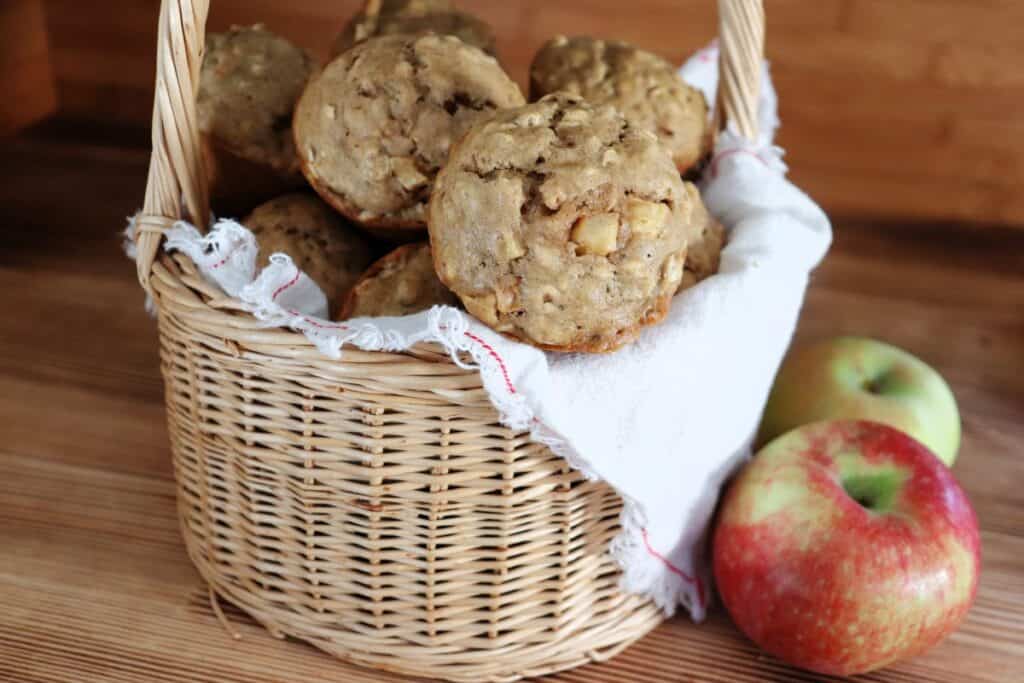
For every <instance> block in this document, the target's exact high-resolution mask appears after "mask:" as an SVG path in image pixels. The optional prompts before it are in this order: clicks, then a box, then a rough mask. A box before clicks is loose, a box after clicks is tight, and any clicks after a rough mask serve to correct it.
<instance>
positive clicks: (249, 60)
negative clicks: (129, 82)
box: [197, 24, 317, 213]
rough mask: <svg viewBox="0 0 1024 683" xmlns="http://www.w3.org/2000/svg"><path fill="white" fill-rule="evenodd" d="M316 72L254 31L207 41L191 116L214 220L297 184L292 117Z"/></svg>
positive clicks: (285, 46) (288, 48)
mask: <svg viewBox="0 0 1024 683" xmlns="http://www.w3.org/2000/svg"><path fill="white" fill-rule="evenodd" d="M316 69H317V64H316V62H314V61H313V59H312V58H311V57H310V56H309V54H307V53H306V51H305V50H303V49H301V48H299V47H296V46H295V45H292V44H291V43H290V42H288V41H287V40H285V39H284V38H281V37H280V36H277V35H275V34H274V33H271V32H270V31H268V30H266V29H265V28H264V27H263V26H262V25H259V24H257V25H255V26H251V27H238V26H235V27H232V28H231V30H229V31H227V32H226V33H211V34H210V35H209V36H207V39H206V54H205V57H204V59H203V64H202V68H201V69H200V74H199V94H198V99H197V114H198V118H199V129H200V132H201V133H202V137H203V156H204V162H205V166H206V172H207V175H208V177H209V180H210V189H211V196H212V200H213V204H214V206H215V208H218V209H219V210H220V212H221V213H236V212H237V213H241V212H239V211H238V209H239V208H240V207H244V209H243V210H248V209H249V208H251V207H252V206H253V205H254V204H256V203H259V202H260V201H263V200H264V199H267V198H269V197H273V196H276V195H278V194H281V193H283V192H287V191H289V190H292V189H296V188H298V187H301V186H302V185H303V184H304V183H303V179H302V173H301V172H300V170H299V160H298V157H297V156H296V154H295V145H294V143H293V141H292V113H293V112H294V110H295V103H296V102H297V101H298V99H299V96H300V95H301V94H302V91H303V89H304V88H305V87H306V82H307V81H308V80H309V79H310V77H311V76H312V75H313V73H314V72H315V71H316ZM246 203H248V206H245V205H246Z"/></svg>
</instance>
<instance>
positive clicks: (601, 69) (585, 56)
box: [530, 36, 711, 173]
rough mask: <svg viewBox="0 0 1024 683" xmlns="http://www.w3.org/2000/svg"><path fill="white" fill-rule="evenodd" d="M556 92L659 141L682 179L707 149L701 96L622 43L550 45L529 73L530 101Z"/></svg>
mask: <svg viewBox="0 0 1024 683" xmlns="http://www.w3.org/2000/svg"><path fill="white" fill-rule="evenodd" d="M559 90H563V91H568V92H571V93H576V94H578V95H582V96H583V97H585V98H586V99H588V100H590V101H591V102H593V103H594V104H611V105H614V106H615V107H617V108H618V109H619V111H621V112H622V113H623V114H624V115H625V117H626V119H627V120H629V122H630V123H631V124H633V125H634V126H636V127H638V128H642V129H644V130H648V131H650V132H652V133H654V134H655V135H657V136H658V139H659V140H660V141H661V143H662V144H663V145H665V147H666V149H668V150H669V153H670V154H671V155H672V159H673V160H674V161H675V163H676V167H677V168H678V169H679V171H680V172H681V173H685V172H686V171H687V170H688V169H689V168H691V167H692V166H694V165H695V164H697V163H698V162H699V161H701V159H703V158H704V157H705V155H706V154H707V153H708V151H709V149H710V145H711V129H710V124H709V122H708V105H707V102H705V101H704V95H703V94H702V93H701V92H700V91H699V90H697V89H696V88H693V87H691V86H689V85H687V84H686V83H685V82H684V81H683V80H682V79H681V78H680V77H679V75H678V74H677V73H676V70H675V68H673V66H672V65H671V64H669V63H668V62H666V61H665V60H664V59H662V58H661V57H658V56H657V55H654V54H651V53H650V52H646V51H644V50H641V49H639V48H636V47H633V46H632V45H629V44H627V43H622V42H618V41H612V40H607V41H606V40H598V39H596V38H588V37H583V36H581V37H577V38H566V37H564V36H559V37H557V38H554V39H552V40H551V41H549V42H548V43H547V44H546V45H545V46H544V47H543V48H541V50H540V52H538V53H537V56H536V57H534V60H533V64H532V65H531V67H530V96H531V98H533V99H537V98H540V97H543V96H544V95H547V94H548V93H552V92H557V91H559Z"/></svg>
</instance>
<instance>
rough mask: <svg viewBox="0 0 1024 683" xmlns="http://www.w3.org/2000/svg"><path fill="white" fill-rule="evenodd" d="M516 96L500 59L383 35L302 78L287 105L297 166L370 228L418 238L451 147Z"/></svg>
mask: <svg viewBox="0 0 1024 683" xmlns="http://www.w3.org/2000/svg"><path fill="white" fill-rule="evenodd" d="M521 104H523V96H522V93H520V91H519V87H518V86H517V85H516V84H515V83H514V82H513V81H512V80H511V79H510V78H509V77H508V75H506V74H505V72H504V71H503V70H502V69H501V67H500V66H499V65H498V62H497V61H495V60H494V58H493V57H490V56H488V55H486V54H484V53H483V52H482V51H480V50H479V49H477V48H475V47H471V46H469V45H466V44H465V43H463V42H462V41H460V40H459V39H457V38H452V37H450V36H437V35H427V36H419V37H416V36H383V37H380V38H373V39H371V40H368V41H366V42H365V43H361V44H359V45H357V46H356V47H354V48H352V49H351V50H349V51H348V52H346V53H345V54H343V55H342V56H341V57H339V58H338V59H336V60H334V61H333V62H331V63H330V64H329V65H328V66H327V67H326V68H325V69H324V70H323V72H321V73H320V74H319V75H318V76H316V77H314V78H313V80H311V81H310V84H309V87H307V88H306V92H305V93H304V94H303V95H302V98H301V100H300V101H299V105H298V108H297V109H296V112H295V139H296V144H297V147H298V152H299V158H300V161H301V164H302V169H303V171H304V173H305V175H306V178H307V179H308V180H309V182H310V184H311V185H312V186H313V188H314V189H316V191H317V192H318V193H319V194H320V195H321V196H322V197H323V198H324V200H325V201H327V203H329V204H331V205H332V206H334V207H335V208H336V209H337V210H339V211H341V212H342V213H343V214H345V215H346V216H348V217H349V218H351V219H352V220H354V221H357V222H358V223H360V224H361V225H363V226H364V227H365V228H367V229H369V230H370V231H371V232H375V233H377V234H380V235H382V236H385V237H389V238H397V239H401V240H405V241H408V240H410V239H422V236H423V234H424V229H425V227H426V217H425V210H426V204H427V201H428V199H429V197H430V192H431V189H432V187H433V185H434V178H435V176H436V175H437V172H438V169H440V167H441V165H442V164H443V163H444V162H445V160H446V159H447V158H448V151H449V149H450V148H451V145H452V144H453V143H454V142H455V141H456V140H458V139H459V138H461V137H462V136H463V135H464V134H465V132H466V131H467V130H469V128H470V126H472V125H473V124H474V123H476V122H478V121H480V120H482V119H485V118H488V117H489V116H491V115H492V114H493V113H494V112H496V111H498V110H501V109H504V108H507V107H515V106H519V105H521Z"/></svg>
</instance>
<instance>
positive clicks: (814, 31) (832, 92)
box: [45, 0, 1024, 226]
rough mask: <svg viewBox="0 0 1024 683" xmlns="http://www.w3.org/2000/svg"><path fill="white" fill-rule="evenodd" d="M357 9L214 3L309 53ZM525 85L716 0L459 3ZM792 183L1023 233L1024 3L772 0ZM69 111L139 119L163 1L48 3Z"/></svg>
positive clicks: (223, 13) (669, 39)
mask: <svg viewBox="0 0 1024 683" xmlns="http://www.w3.org/2000/svg"><path fill="white" fill-rule="evenodd" d="M357 4H358V0H287V1H285V2H281V1H280V0H212V17H211V27H212V28H213V29H215V30H216V29H222V28H224V27H226V26H228V25H229V24H231V23H242V22H245V23H251V22H255V21H260V20H262V21H263V22H265V23H266V24H268V25H269V26H271V27H272V28H274V29H276V30H278V31H280V32H281V33H283V34H285V35H287V36H288V37H290V38H291V39H293V40H295V41H296V42H298V43H300V44H303V45H306V46H308V47H310V48H311V49H313V50H314V51H316V52H322V51H324V50H325V49H326V46H327V45H328V44H329V42H330V40H331V39H332V37H333V34H334V32H335V31H336V30H337V28H338V27H339V26H340V24H341V23H342V22H343V21H344V19H345V17H346V16H347V15H349V14H350V13H351V12H352V11H353V9H354V8H355V6H356V5H357ZM462 4H463V6H464V7H465V8H467V9H469V10H471V11H473V12H476V13H478V14H479V15H481V16H482V17H484V18H485V19H487V20H488V21H490V22H491V23H492V24H494V25H495V26H496V28H497V30H498V33H499V36H500V49H501V55H502V59H503V61H504V63H505V64H506V66H507V67H508V69H509V70H510V72H511V73H512V74H513V76H514V77H515V78H516V79H518V80H519V81H520V82H524V81H525V74H526V68H527V65H528V63H529V60H530V58H531V56H532V54H533V52H534V51H535V50H536V49H537V47H538V46H539V45H540V44H541V43H542V42H543V41H544V40H545V39H546V38H548V37H550V36H551V35H553V34H555V33H594V34H607V33H609V31H610V27H614V29H613V30H614V33H615V35H616V36H617V37H621V38H623V39H625V40H629V41H632V42H635V43H637V44H640V45H642V46H644V47H647V48H648V49H651V50H653V51H655V52H658V53H660V54H662V55H663V56H665V57H667V58H669V59H671V60H673V61H677V62H678V61H679V60H681V59H682V58H683V57H684V56H685V55H686V54H687V53H689V52H690V51H692V50H694V49H695V48H697V47H699V46H701V45H702V44H704V43H705V42H707V41H708V40H709V39H710V38H711V37H713V36H714V34H715V22H716V19H715V9H714V8H715V2H714V0H558V1H556V0H463V2H462ZM765 4H766V7H767V13H768V18H769V29H768V31H769V32H768V48H767V49H768V53H769V57H770V58H771V60H772V63H773V71H774V75H775V79H776V85H777V87H778V89H779V90H780V92H781V96H782V112H781V113H782V119H783V122H784V126H783V129H782V133H781V137H780V144H782V145H783V146H784V147H786V148H787V150H788V160H789V162H790V165H791V168H792V175H793V177H794V178H795V180H796V181H797V182H798V183H799V184H800V185H801V186H802V187H804V188H805V189H806V190H807V191H808V192H809V193H810V194H811V195H812V196H814V197H815V198H817V199H818V200H819V201H821V202H822V203H823V204H824V205H825V206H826V208H827V209H828V210H830V211H831V212H833V213H834V214H836V215H838V216H844V217H848V216H868V217H872V218H883V219H893V220H894V221H896V222H907V221H922V222H932V223H934V222H971V223H977V224H979V225H984V224H1010V225H1016V226H1024V117H1022V114H1024V1H1022V0H766V3H765ZM45 5H46V10H47V17H48V23H49V27H50V32H51V43H52V46H53V64H54V68H55V72H56V78H57V83H58V90H59V94H60V96H61V102H62V107H63V111H64V113H65V114H66V115H68V116H71V117H73V118H76V119H95V120H101V121H106V122H110V121H113V122H117V123H128V124H132V125H136V126H145V125H148V120H149V117H150V106H151V83H152V79H153V71H154V57H153V53H154V41H155V27H156V16H157V8H158V5H159V0H117V1H116V2H115V1H114V0H100V1H93V2H89V1H88V0H45Z"/></svg>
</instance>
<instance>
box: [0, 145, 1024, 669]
mask: <svg viewBox="0 0 1024 683" xmlns="http://www.w3.org/2000/svg"><path fill="white" fill-rule="evenodd" d="M107 137H108V140H107V144H103V136H99V137H94V141H93V142H90V143H84V142H81V141H80V140H78V139H77V137H74V136H70V135H69V134H68V133H67V132H65V131H61V130H59V129H54V130H47V131H45V132H36V133H34V134H33V135H32V136H30V137H26V138H21V139H17V140H13V141H8V142H0V305H2V307H3V310H4V315H2V316H0V387H2V391H0V549H2V550H0V681H4V682H5V683H30V682H31V683H43V682H54V681H60V682H69V683H70V682H74V683H91V682H96V683H100V682H102V683H119V682H123V683H127V682H133V683H143V682H145V683H153V682H158V681H208V682H211V683H213V682H216V683H233V682H236V681H237V682H243V681H244V682H245V683H271V682H274V683H300V682H302V683H305V682H307V681H318V682H325V683H334V682H342V681H344V682H355V681H391V680H396V679H393V678H391V677H389V676H387V675H385V674H381V673H377V672H372V671H366V670H361V669H356V668H352V667H349V666H346V665H343V664H340V663H337V662H335V661H334V660H332V659H330V658H329V657H327V656H326V655H323V654H321V653H319V652H318V651H316V650H314V649H313V648H311V647H308V646H305V645H303V644H300V643H296V642H281V641H277V640H274V639H273V638H272V637H270V636H269V635H268V634H267V633H265V632H264V631H263V630H261V629H260V628H258V627H257V626H255V625H254V623H253V622H251V621H250V620H248V619H247V618H246V617H244V616H243V615H242V614H241V613H239V612H238V611H237V610H232V609H228V610H227V614H228V618H229V619H230V620H231V622H232V624H233V625H234V628H236V629H237V630H238V631H239V632H240V633H241V635H242V639H241V640H239V641H235V640H232V639H231V638H230V637H228V635H227V634H226V633H225V631H224V630H223V629H222V628H221V626H220V624H219V623H218V621H217V619H216V618H215V617H214V616H213V614H212V613H211V609H210V606H209V603H208V601H207V594H206V590H205V588H204V586H203V584H202V583H201V581H200V579H199V576H198V575H197V573H196V572H195V571H194V569H193V568H192V566H191V565H190V564H189V561H188V559H187V557H186V555H185V550H184V548H183V546H182V542H181V538H180V536H179V533H178V529H177V522H176V516H175V504H174V485H173V482H172V478H171V465H170V462H171V459H170V454H169V452H168V441H167V433H166V431H165V425H164V408H163V395H162V387H161V381H160V376H159V372H158V364H157V341H156V330H155V326H154V324H153V322H152V321H151V320H150V319H149V318H147V317H146V315H145V314H144V313H143V311H142V294H141V292H140V290H139V288H138V287H137V285H136V283H135V279H134V271H133V268H132V266H131V265H130V264H129V263H128V262H127V261H125V260H124V258H123V257H122V256H121V255H120V254H119V251H118V240H117V232H118V230H119V229H120V228H121V227H122V226H123V219H124V216H125V215H127V214H128V213H130V212H132V211H133V210H134V209H135V208H136V207H137V206H138V205H139V204H140V202H141V198H142V183H143V179H144V177H145V169H146V161H147V152H146V150H145V148H144V147H143V145H142V144H130V145H126V144H124V143H123V138H122V137H120V136H117V135H115V136H107ZM140 138H141V140H140ZM111 140H117V141H118V144H109V143H110V142H111ZM135 140H136V141H137V142H138V141H141V142H144V137H142V136H141V135H136V136H135ZM839 333H856V334H863V335H869V336H873V337H878V338H881V339H885V340H888V341H891V342H894V343H896V344H898V345H900V346H903V347H905V348H907V349H910V350H911V351H913V352H915V353H916V354H918V355H920V356H921V357H923V358H925V359H926V360H928V361H929V362H931V363H933V364H934V365H935V366H936V367H937V368H938V369H939V370H940V371H941V372H942V373H943V374H944V375H945V376H946V377H947V378H948V379H949V381H950V382H951V384H952V386H953V388H954V390H955V391H956V394H957V396H958V398H959V400H960V403H961V406H962V409H963V419H964V442H963V450H962V453H961V456H960V459H959V461H958V462H957V464H956V468H955V472H956V474H957V476H958V477H959V479H960V481H961V482H962V483H963V484H964V486H965V487H966V489H967V491H968V492H969V494H970V496H971V498H972V500H973V502H974V505H975V506H976V508H977V511H978V514H979V516H980V519H981V524H982V528H983V532H982V542H983V551H984V561H983V562H984V569H983V574H982V580H981V588H980V590H979V593H978V598H977V603H976V604H975V606H974V609H973V610H972V611H971V613H970V617H969V619H968V621H967V623H966V624H965V625H964V626H963V628H962V629H961V630H960V631H959V632H958V633H956V634H955V635H954V636H953V637H952V638H950V639H949V640H948V641H947V642H945V643H944V644H942V645H941V646H939V647H938V648H937V649H935V650H934V651H932V652H931V653H929V654H927V655H926V656H923V657H920V658H918V659H917V660H915V661H911V662H907V663H903V664H900V665H898V666H895V667H892V668H890V669H888V670H886V671H883V672H879V673H876V674H873V675H870V676H866V677H864V678H863V679H862V680H865V681H891V682H893V683H896V682H902V681H948V682H950V683H953V682H956V683H967V682H969V681H991V682H992V683H1010V682H1012V681H1022V680H1024V233H1020V232H1014V231H1006V232H1001V231H997V230H984V231H972V230H970V229H967V228H964V229H948V228H947V229H945V230H944V231H942V232H937V231H936V230H929V229H925V228H908V227H906V226H902V227H901V228H900V229H893V226H884V225H877V224H875V225H862V224H857V223H855V222H850V221H844V222H842V223H840V224H839V225H837V226H836V244H835V247H834V248H833V250H832V253H831V255H830V257H829V259H828V261H827V263H826V264H825V266H824V267H822V268H821V269H820V271H819V272H818V273H817V274H816V276H815V278H814V283H813V286H812V288H811V291H810V294H809V299H808V303H807V307H806V310H805V312H804V315H803V319H802V323H801V327H800V333H799V334H800V336H801V337H803V338H809V337H817V336H822V335H832V334H839ZM549 680H553V681H576V682H580V683H582V682H585V681H592V682H597V681H603V682H607V683H611V682H616V683H619V682H628V681H673V682H683V681H721V682H729V683H736V682H741V681H749V682H754V681H758V682H760V681H818V680H823V679H821V678H820V677H817V676H812V675H809V674H806V673H801V672H798V671H795V670H792V669H789V668H787V667H785V666H784V665H782V664H780V663H779V662H777V661H775V660H773V659H772V658H770V657H768V656H766V655H763V654H761V653H759V652H758V651H757V650H756V648H754V647H753V646H752V645H751V644H750V643H749V642H747V641H746V640H745V639H744V638H743V637H742V636H741V635H740V634H739V633H738V632H737V631H736V630H735V629H734V628H733V627H732V626H731V624H730V623H729V621H728V618H727V617H726V616H725V615H724V614H722V613H721V612H714V613H713V614H712V616H711V617H710V619H709V621H708V622H707V623H706V624H704V625H701V626H694V625H693V624H691V623H689V622H688V621H687V620H686V619H684V618H676V619H674V620H672V621H669V622H668V623H666V624H664V625H663V626H662V627H661V628H659V629H658V630H657V631H655V632H654V633H652V634H651V635H650V636H648V637H647V638H645V639H644V640H642V641H641V642H639V643H637V644H636V645H634V646H633V647H632V648H630V649H629V650H627V651H626V652H625V653H624V654H622V655H620V656H619V657H618V658H616V659H614V660H612V661H610V662H608V663H604V664H601V665H592V666H588V667H584V668H581V669H578V670H575V671H571V672H566V673H563V674H561V675H559V676H554V677H552V678H551V679H549Z"/></svg>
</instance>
